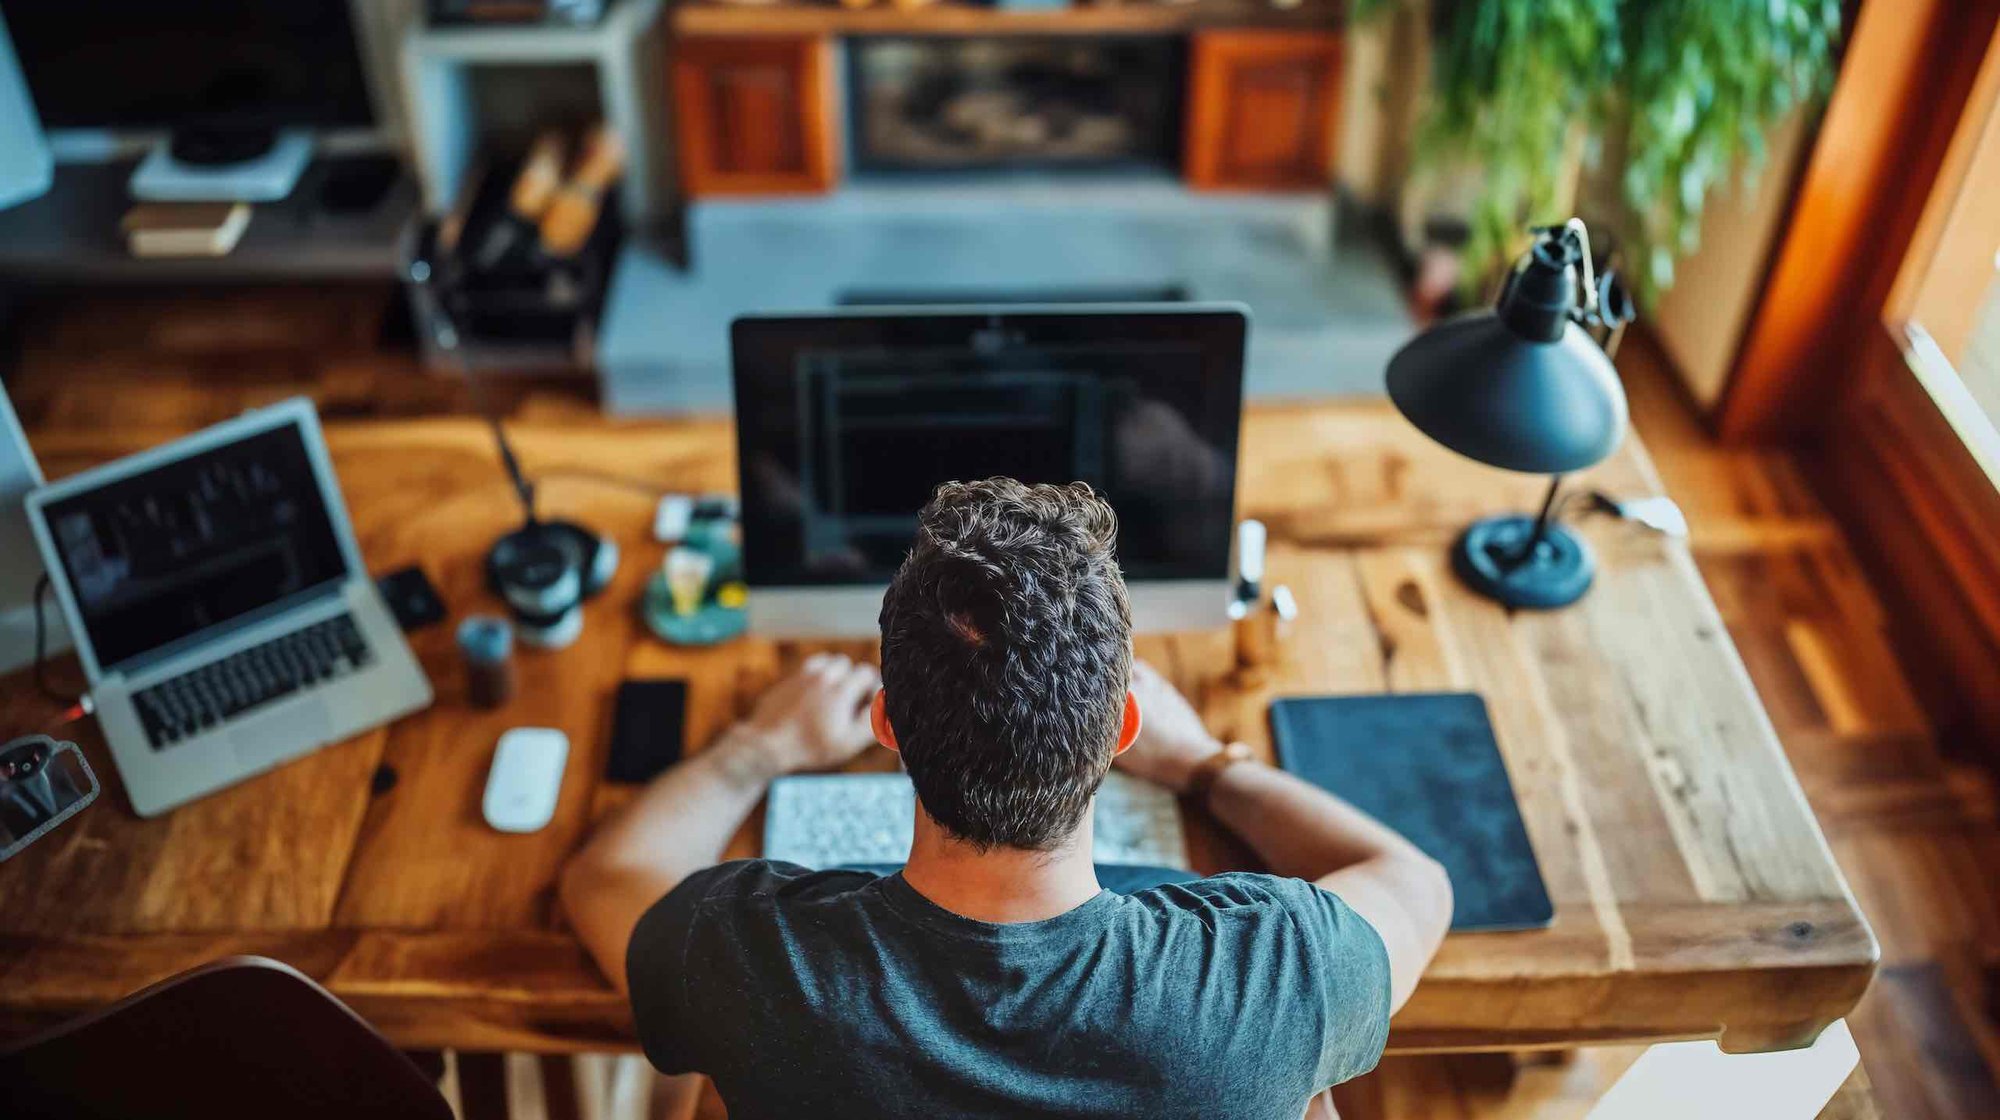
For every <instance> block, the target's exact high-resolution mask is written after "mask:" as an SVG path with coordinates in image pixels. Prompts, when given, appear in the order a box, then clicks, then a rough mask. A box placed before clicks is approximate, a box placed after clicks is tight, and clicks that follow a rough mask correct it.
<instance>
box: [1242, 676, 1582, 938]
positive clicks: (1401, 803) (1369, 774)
mask: <svg viewBox="0 0 2000 1120" xmlns="http://www.w3.org/2000/svg"><path fill="white" fill-rule="evenodd" d="M1271 738H1272V741H1273V744H1274V745H1275V746H1276V747H1277V752H1278V764H1279V765H1281V766H1283V767H1284V768H1285V769H1287V770H1289V771H1291V772H1292V773H1294V774H1297V775H1298V776H1299V777H1301V778H1304V779H1306V780H1307V781H1309V782H1312V783H1313V784H1314V785H1317V786H1319V787H1320V788H1322V789H1326V790H1330V791H1331V792H1333V793H1334V794H1336V795H1338V796H1339V797H1342V798H1344V799H1346V800H1347V801H1349V802H1352V803H1353V804H1354V805H1355V806H1356V807H1358V808H1360V809H1361V810H1362V811H1363V812H1365V813H1367V814H1368V815H1369V816H1372V817H1374V818H1375V819H1377V820H1379V821H1381V822H1383V823H1384V824H1387V825H1388V826H1389V827H1391V828H1393V829H1395V830H1396V831H1398V832H1400V833H1402V834H1403V835H1404V836H1407V837H1409V838H1410V841H1411V842H1412V843H1414V844H1416V846H1417V847H1419V848H1422V849H1423V850H1424V851H1425V852H1427V853H1429V854H1430V856H1431V858H1432V859H1435V860H1437V861H1438V862H1439V863H1442V864H1443V865H1444V868H1445V871H1446V872H1447V873H1449V874H1450V876H1451V888H1452V894H1453V897H1454V899H1455V900H1456V902H1455V908H1454V910H1453V913H1452V919H1451V928H1452V929H1454V930H1460V931H1466V930H1507V929H1535V928H1539V927H1541V926H1545V925H1548V924H1549V921H1550V920H1551V919H1552V918H1554V917H1555V908H1554V906H1552V905H1551V904H1550V902H1549V892H1548V890H1547V888H1545V887H1544V886H1543V885H1542V872H1541V868H1540V867H1539V866H1538V865H1537V864H1536V863H1535V850H1534V848H1532V847H1530V846H1529V844H1528V831H1527V829H1526V828H1525V827H1523V826H1522V824H1521V809H1520V806H1519V805H1518V804H1516V802H1515V800H1514V786H1513V784H1512V783H1511V782H1509V781H1508V780H1507V767H1506V764H1505V763H1504V762H1502V761H1501V758H1500V747H1499V745H1498V744H1497V743H1496V742H1495V741H1494V739H1493V724H1492V722H1491V721H1490V720H1488V719H1487V718H1486V701H1484V700H1482V699H1481V698H1480V697H1478V696H1477V695H1474V694H1472V693H1469V692H1440V693H1414V694H1406V695H1396V696H1300V697H1289V698H1286V699H1280V700H1275V701H1272V703H1271Z"/></svg>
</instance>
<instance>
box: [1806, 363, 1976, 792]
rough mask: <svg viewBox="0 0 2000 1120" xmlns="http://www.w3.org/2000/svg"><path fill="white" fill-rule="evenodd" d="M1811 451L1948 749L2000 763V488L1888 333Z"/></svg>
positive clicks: (1829, 501)
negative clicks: (1879, 593)
mask: <svg viewBox="0 0 2000 1120" xmlns="http://www.w3.org/2000/svg"><path fill="white" fill-rule="evenodd" d="M1860 361H1861V363H1862V364H1863V368H1862V370H1861V371H1860V373H1859V378H1860V386H1859V388H1858V390H1857V391H1856V392H1855V393H1854V394H1852V396H1851V397H1850V398H1849V399H1847V400H1845V401H1843V402H1842V403H1840V404H1839V405H1838V406H1837V407H1836V408H1835V409H1834V410H1833V412H1832V414H1831V415H1830V417H1829V420H1828V424H1827V427H1826V429H1825V431H1824V433H1823V435H1822V437H1821V439H1820V441H1819V442H1818V444H1817V445H1816V446H1815V447H1814V449H1813V450H1812V452H1811V460H1810V461H1811V462H1812V464H1813V467H1814V478H1815V481H1816V482H1817V483H1818V484H1819V489H1820V491H1821V495H1822V497H1823V498H1824V499H1825V500H1826V502H1827V504H1828V505H1829V506H1831V507H1832V508H1833V510H1834V512H1835V513H1836V514H1837V515H1839V516H1840V518H1841V520H1842V521H1843V522H1844V523H1845V524H1846V526H1847V529H1848V531H1849V536H1850V538H1851V539H1852V540H1853V542H1854V549H1855V552H1856V553H1857V554H1859V555H1860V556H1861V558H1862V560H1863V562H1864V563H1866V564H1867V565H1868V566H1869V568H1870V574H1871V576H1873V577H1874V581H1875V583H1876V585H1877V586H1878V587H1880V588H1881V589H1882V591H1883V594H1884V597H1885V599H1887V601H1888V602H1889V605H1890V608H1891V610H1890V619H1891V624H1890V628H1889V629H1890V635H1891V637H1892V638H1893V639H1894V640H1895V642H1896V645H1897V647H1898V652H1899V653H1900V654H1901V655H1902V656H1903V658H1904V659H1905V660H1906V661H1907V662H1909V663H1910V664H1911V665H1912V666H1914V667H1918V669H1919V671H1917V672H1913V673H1912V674H1911V676H1912V683H1913V684H1914V685H1915V687H1916V689H1917V691H1918V694H1919V697H1920V698H1921V699H1922V701H1923V703H1924V707H1925V708H1926V710H1927V711H1928V712H1929V714H1930V716H1931V719H1932V721H1933V722H1934V723H1935V724H1936V725H1937V729H1938V736H1939V739H1940V741H1941V743H1942V744H1943V745H1944V746H1945V747H1947V749H1951V750H1954V751H1955V753H1959V754H1960V755H1961V756H1962V757H1974V758H1978V759H1980V760H1981V761H1984V762H1986V763H1988V764H1990V765H2000V670H1996V668H1995V667H1996V666H2000V492H1996V491H1995V490H1994V488H1993V484H1992V482H1991V481H1990V480H1989V479H1988V478H1987V477H1986V475H1985V472H1983V471H1982V470H1980V468H1979V465H1978V463H1976V462H1975V461H1974V460H1973V458H1972V455H1971V453H1970V452H1968V451H1967V450H1966V449H1965V446H1964V444H1962V443H1961V442H1960V441H1959V438H1958V435H1957V433H1956V432H1954V431H1953V430H1952V428H1951V425H1950V422H1949V421H1947V420H1946V419H1945V417H1944V415H1943V414H1942V413H1941V412H1939V411H1938V408H1937V405H1936V403H1935V402H1933V401H1932V400H1931V398H1930V396H1929V395H1928V394H1927V393H1925V392H1924V390H1923V387H1922V385H1921V384H1919V383H1918V381H1917V379H1916V378H1915V376H1914V375H1912V374H1911V373H1910V371H1909V369H1908V368H1907V367H1906V366H1905V364H1904V357H1903V354H1902V351H1901V350H1900V349H1899V348H1898V347H1897V346H1896V344H1895V342H1894V341H1893V340H1892V339H1891V338H1890V337H1889V335H1888V333H1887V332H1886V331H1877V332H1875V337H1874V339H1873V340H1872V341H1871V342H1870V343H1869V344H1868V345H1867V346H1866V347H1864V349H1863V351H1862V354H1861V358H1860Z"/></svg>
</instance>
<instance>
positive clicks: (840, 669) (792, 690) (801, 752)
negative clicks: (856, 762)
mask: <svg viewBox="0 0 2000 1120" xmlns="http://www.w3.org/2000/svg"><path fill="white" fill-rule="evenodd" d="M881 687H882V675H881V673H880V672H878V671H877V670H876V668H875V666H873V665H870V664H868V663H867V662H865V661H861V662H857V661H853V660H850V659H849V658H847V657H845V656H843V655H841V654H837V653H816V654H813V655H812V656H811V657H808V658H806V660H805V664H804V665H802V666H800V667H799V670H798V671H797V672H795V673H793V674H792V675H791V676H789V677H786V678H785V679H784V680H781V681H779V682H778V683H777V684H775V685H773V686H771V689H770V691H768V692H766V693H764V695H763V696H762V697H760V698H759V699H758V701H757V706H756V707H755V708H753V709H752V710H751V712H750V715H749V717H748V718H746V719H744V721H743V722H742V723H740V724H738V725H737V726H736V728H735V729H734V730H733V731H732V732H731V733H730V738H732V739H740V740H741V741H742V743H743V749H746V750H754V751H757V752H758V753H760V754H762V755H763V756H764V757H765V759H766V760H767V761H768V762H769V763H770V764H771V767H772V769H774V770H775V771H776V772H778V773H790V772H791V771H794V770H827V769H832V768H833V767H836V766H840V765H841V764H843V763H845V762H847V761H848V760H849V759H852V758H853V757H854V756H856V755H858V754H860V753H861V752H862V751H864V750H866V749H868V747H870V746H871V745H873V744H874V742H875V733H874V731H873V730H871V729H870V728H869V725H868V704H869V701H871V700H873V699H874V698H875V692H876V690H877V689H879V688H881Z"/></svg>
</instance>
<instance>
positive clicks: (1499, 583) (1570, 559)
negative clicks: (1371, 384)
mask: <svg viewBox="0 0 2000 1120" xmlns="http://www.w3.org/2000/svg"><path fill="white" fill-rule="evenodd" d="M1534 532H1535V519H1534V518H1532V517H1528V516H1525V515H1522V514H1507V515H1504V516H1501V517H1489V518H1486V519H1485V520H1483V521H1475V522H1473V523H1472V525H1471V526H1470V527H1469V528H1467V529H1466V530H1465V532H1464V533H1463V534H1461V535H1460V536H1459V538H1458V543H1457V544H1454V545H1453V546H1452V550H1451V567H1452V570H1453V571H1455V572H1457V573H1458V578H1459V579H1461V580H1463V581H1465V585H1466V586H1467V587H1470V588H1472V589H1473V590H1474V591H1477V592H1478V593H1480V594H1481V595H1484V596H1486V597H1487V598H1488V599H1492V600H1494V601H1495V602H1498V603H1500V604H1502V605H1504V606H1507V607H1511V608H1515V609H1525V610H1538V611H1546V610H1554V609H1555V608H1557V607H1566V606H1569V605H1570V604H1571V603H1574V602H1576V601H1577V600H1578V599H1581V598H1583V593H1584V592H1586V591H1588V590H1590V581H1591V579H1592V578H1593V577H1594V576H1596V574H1597V557H1596V556H1595V555H1593V554H1592V553H1591V551H1590V545H1589V544H1588V543H1587V542H1585V541H1584V539H1583V538H1582V537H1579V536H1577V535H1576V534H1575V533H1572V532H1570V531H1569V530H1568V529H1565V528H1563V527H1562V526H1561V525H1559V524H1556V523H1555V522H1554V521H1551V522H1549V524H1548V527H1547V528H1545V529H1544V530H1543V531H1542V539H1541V540H1540V541H1539V542H1538V543H1537V544H1536V545H1535V550H1534V552H1533V554H1532V555H1529V556H1526V557H1523V556H1522V555H1521V548H1522V546H1523V544H1525V543H1526V542H1527V540H1528V538H1529V537H1531V536H1533V535H1534Z"/></svg>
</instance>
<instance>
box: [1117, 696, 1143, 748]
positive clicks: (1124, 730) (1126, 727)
mask: <svg viewBox="0 0 2000 1120" xmlns="http://www.w3.org/2000/svg"><path fill="white" fill-rule="evenodd" d="M1145 722H1146V721H1145V718H1144V715H1143V714H1142V713H1141V712H1140V711H1139V694H1138V693H1136V692H1131V691H1127V692H1126V693H1125V722H1124V724H1123V725H1122V726H1120V727H1119V728H1118V749H1117V750H1114V751H1112V752H1111V755H1112V757H1114V758H1116V757H1117V756H1119V755H1121V754H1124V753H1125V751H1126V750H1127V749H1128V748H1130V747H1131V746H1132V744H1133V743H1134V742H1136V741H1138V738H1139V728H1140V726H1141V725H1142V724H1144V723H1145Z"/></svg>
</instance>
